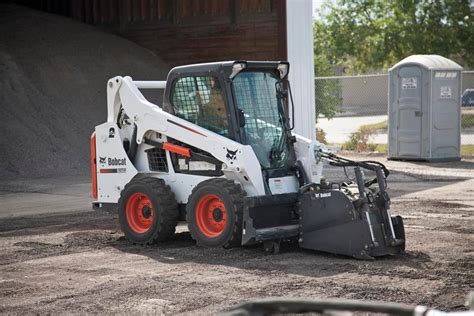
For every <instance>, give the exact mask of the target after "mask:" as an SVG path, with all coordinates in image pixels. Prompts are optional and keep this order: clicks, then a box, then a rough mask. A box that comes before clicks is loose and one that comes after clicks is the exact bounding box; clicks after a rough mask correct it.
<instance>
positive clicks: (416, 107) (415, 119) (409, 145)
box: [395, 66, 423, 158]
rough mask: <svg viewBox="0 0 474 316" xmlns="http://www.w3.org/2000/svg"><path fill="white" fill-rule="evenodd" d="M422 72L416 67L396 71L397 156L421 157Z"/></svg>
mask: <svg viewBox="0 0 474 316" xmlns="http://www.w3.org/2000/svg"><path fill="white" fill-rule="evenodd" d="M422 86H423V85H422V73H421V69H420V68H418V67H414V66H412V67H401V68H400V70H399V72H398V95H397V100H396V102H395V103H396V106H397V107H398V109H397V110H396V113H397V129H396V130H397V140H398V141H397V147H398V148H397V151H398V156H399V157H406V158H420V157H421V121H422V115H423V112H422V98H421V97H422Z"/></svg>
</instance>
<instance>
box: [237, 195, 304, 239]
mask: <svg viewBox="0 0 474 316" xmlns="http://www.w3.org/2000/svg"><path fill="white" fill-rule="evenodd" d="M297 201H298V194H297V193H288V194H279V195H273V196H257V197H246V198H245V199H244V214H243V225H242V245H249V244H253V243H258V242H265V241H269V240H278V239H285V238H291V237H297V236H298V234H299V221H298V216H297V213H296V204H297Z"/></svg>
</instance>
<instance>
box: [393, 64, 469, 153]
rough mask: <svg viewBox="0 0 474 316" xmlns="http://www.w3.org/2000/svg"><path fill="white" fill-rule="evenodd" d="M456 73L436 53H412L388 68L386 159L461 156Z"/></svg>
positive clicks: (459, 69) (457, 69)
mask: <svg viewBox="0 0 474 316" xmlns="http://www.w3.org/2000/svg"><path fill="white" fill-rule="evenodd" d="M461 76H462V67H461V66H459V65H458V64H457V63H455V62H454V61H452V60H449V59H447V58H444V57H442V56H438V55H412V56H410V57H407V58H405V59H403V60H402V61H400V62H398V63H397V64H396V65H395V66H393V67H392V68H391V69H390V70H389V88H388V103H389V104H388V145H389V146H388V158H389V159H400V160H425V161H451V160H459V159H460V158H461V153H460V149H461V80H462V78H461Z"/></svg>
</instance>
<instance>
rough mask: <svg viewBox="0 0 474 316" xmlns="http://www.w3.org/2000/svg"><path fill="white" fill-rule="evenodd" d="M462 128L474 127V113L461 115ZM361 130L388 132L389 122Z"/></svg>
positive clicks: (367, 126) (367, 125)
mask: <svg viewBox="0 0 474 316" xmlns="http://www.w3.org/2000/svg"><path fill="white" fill-rule="evenodd" d="M461 127H462V128H468V127H474V113H462V114H461ZM361 128H366V129H374V130H386V129H387V128H388V121H387V120H385V121H382V122H378V123H373V124H365V125H362V126H361Z"/></svg>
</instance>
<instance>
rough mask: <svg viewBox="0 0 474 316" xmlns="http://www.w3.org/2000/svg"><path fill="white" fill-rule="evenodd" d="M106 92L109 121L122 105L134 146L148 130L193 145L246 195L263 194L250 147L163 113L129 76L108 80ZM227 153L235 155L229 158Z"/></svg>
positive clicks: (141, 83) (257, 169) (257, 168)
mask: <svg viewBox="0 0 474 316" xmlns="http://www.w3.org/2000/svg"><path fill="white" fill-rule="evenodd" d="M140 86H142V87H145V88H147V87H154V85H152V84H149V85H146V84H145V83H144V82H140ZM155 86H159V85H155ZM107 92H108V96H107V100H108V112H109V113H108V122H109V123H111V122H115V120H116V117H117V114H118V112H119V108H120V105H121V106H122V107H123V109H124V111H125V113H127V115H128V116H129V117H130V119H131V120H132V122H133V123H134V124H136V127H137V131H136V142H137V144H141V143H142V142H144V141H145V138H146V134H147V133H148V132H150V131H154V132H158V133H160V134H163V135H165V136H167V137H170V138H173V139H175V140H178V141H180V142H182V143H185V144H190V145H191V144H192V146H194V147H197V148H199V149H201V150H203V151H205V152H207V153H209V154H210V155H212V156H213V157H214V158H216V159H217V160H218V161H220V162H222V163H223V164H222V171H223V173H224V174H225V177H226V178H227V179H231V180H235V181H237V182H239V183H241V184H242V185H243V187H244V189H245V191H246V192H247V194H248V195H249V196H253V195H265V188H264V183H263V178H262V172H261V168H260V164H259V161H258V159H257V157H256V155H255V153H254V151H253V149H252V147H251V146H249V145H242V144H240V143H237V142H235V141H233V140H231V139H229V138H226V137H223V136H221V135H219V134H216V133H214V132H212V131H209V130H207V129H204V128H201V127H200V126H198V125H196V124H193V123H191V122H188V121H186V120H184V119H181V118H179V117H177V116H175V115H172V114H170V113H167V112H165V111H163V110H162V109H161V108H160V107H159V106H158V105H156V104H153V103H151V102H149V101H148V100H147V99H146V98H145V97H144V96H143V94H142V93H141V92H140V91H139V89H138V88H137V85H136V84H135V82H134V81H133V80H132V78H131V77H128V76H127V77H120V76H118V77H115V78H112V79H110V80H109V82H108V90H107ZM229 152H231V153H235V154H232V155H229Z"/></svg>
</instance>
